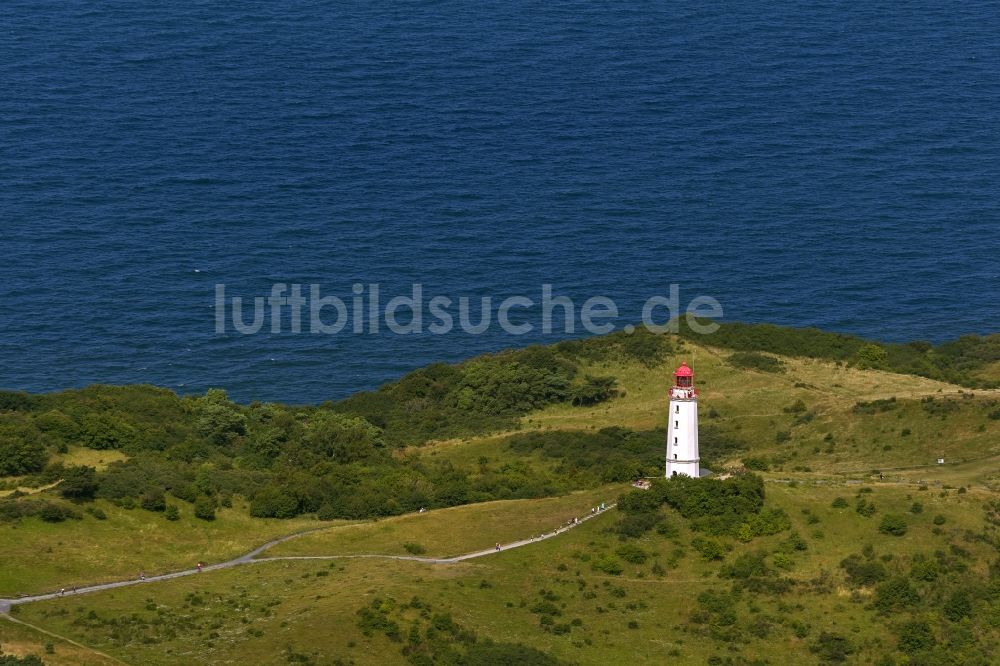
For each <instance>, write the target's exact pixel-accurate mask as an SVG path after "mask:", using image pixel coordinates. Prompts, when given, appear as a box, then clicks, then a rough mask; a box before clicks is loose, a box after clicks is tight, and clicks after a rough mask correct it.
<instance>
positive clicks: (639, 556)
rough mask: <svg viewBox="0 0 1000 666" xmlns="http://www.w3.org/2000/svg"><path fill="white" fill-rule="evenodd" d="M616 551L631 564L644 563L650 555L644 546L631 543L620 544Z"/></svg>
mask: <svg viewBox="0 0 1000 666" xmlns="http://www.w3.org/2000/svg"><path fill="white" fill-rule="evenodd" d="M615 552H616V553H617V554H618V557H620V558H622V559H623V560H625V561H626V562H628V563H629V564H644V563H645V562H646V559H647V558H648V557H649V555H648V553H646V551H644V550H643V549H642V548H639V547H638V546H634V545H632V544H629V543H627V544H624V545H622V546H619V547H618V550H616V551H615Z"/></svg>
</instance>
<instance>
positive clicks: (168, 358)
mask: <svg viewBox="0 0 1000 666" xmlns="http://www.w3.org/2000/svg"><path fill="white" fill-rule="evenodd" d="M998 19H1000V16H998V13H997V10H996V7H995V6H991V5H990V3H980V2H968V3H961V4H960V5H950V6H949V5H945V4H941V3H932V2H916V3H908V4H907V5H906V8H905V9H903V7H902V6H901V5H897V4H895V3H885V4H883V5H881V6H876V5H874V4H871V3H864V4H862V3H857V4H856V5H855V6H854V7H852V8H849V7H847V6H843V7H833V6H830V7H825V8H820V7H816V6H815V5H814V4H813V3H806V2H798V3H795V2H793V3H765V2H742V3H731V4H711V3H710V4H703V3H696V4H695V5H692V4H691V3H645V2H621V3H611V4H608V3H597V2H567V3H535V2H502V3H500V2H498V3H458V2H410V3H398V4H392V3H389V4H386V3H331V4H326V3H314V2H288V1H280V2H272V3H242V2H234V3H221V4H216V5H212V6H209V5H208V4H202V3H163V2H149V1H144V0H137V1H135V2H130V3H107V2H64V3H37V2H27V1H24V0H10V1H8V2H7V3H5V5H4V11H3V13H2V15H0V82H2V92H0V216H2V218H0V242H2V246H0V248H2V251H3V252H2V256H0V303H2V308H0V355H2V359H3V360H2V362H0V386H4V387H8V388H23V389H30V390H36V391H41V390H51V389H56V388H63V387H68V386H76V385H82V384H86V383H89V382H96V381H100V382H115V383H125V382H149V383H154V384H163V385H167V386H170V387H173V388H175V389H177V390H179V391H184V392H187V391H195V390H202V389H204V388H205V387H207V386H223V387H226V388H227V389H229V390H230V392H231V393H232V394H233V395H234V396H236V397H237V398H239V399H242V400H248V399H269V400H285V401H293V402H305V401H319V400H324V399H328V398H335V397H340V396H343V395H346V394H347V393H349V392H351V391H353V390H356V389H360V388H369V387H373V386H376V385H378V384H379V383H381V382H383V381H385V380H387V379H389V378H392V377H394V376H396V375H398V374H399V373H401V372H404V371H406V370H407V369H410V368H413V367H416V366H419V365H423V364H426V363H428V362H431V361H434V360H457V359H460V358H463V357H466V356H469V355H471V354H474V353H478V352H481V351H486V350H491V349H498V348H502V347H505V346H510V345H523V344H527V343H528V342H530V341H535V340H544V339H545V337H544V336H541V335H534V336H525V337H520V338H512V337H509V336H506V335H504V334H503V333H502V332H501V331H499V330H498V329H497V330H494V331H491V332H490V333H487V334H484V335H481V336H470V335H466V334H464V333H452V334H450V335H446V336H436V335H423V336H398V335H392V334H387V333H385V332H382V333H380V334H364V335H353V334H348V333H346V332H344V333H341V334H339V335H332V336H330V335H307V334H302V335H291V334H289V333H284V334H278V335H270V334H263V333H262V334H258V335H252V336H241V335H235V334H232V333H230V334H228V335H223V336H220V335H216V334H215V332H214V318H213V308H212V305H213V294H214V285H215V284H217V283H225V284H226V285H227V289H228V292H229V293H230V294H232V295H242V296H245V297H248V298H249V297H252V296H262V295H267V293H268V291H269V289H270V285H271V283H273V282H276V281H280V282H300V283H311V282H319V283H322V284H323V285H324V291H325V292H329V293H335V294H339V295H340V296H342V297H344V298H349V297H350V296H351V285H352V284H353V283H355V282H364V283H369V282H378V283H380V284H381V288H382V291H383V293H384V294H386V295H387V296H391V295H395V294H399V293H406V292H408V291H409V285H410V283H411V282H414V281H418V282H422V283H423V284H424V289H425V292H426V293H428V294H444V295H449V296H451V297H452V298H454V299H457V298H458V296H462V295H469V296H474V297H478V296H479V295H483V294H491V295H493V296H494V297H495V298H496V299H498V300H499V299H502V298H503V297H505V296H509V295H512V294H519V293H523V294H525V295H528V296H530V297H532V298H536V299H537V298H538V297H539V294H540V289H541V284H542V283H551V284H553V285H554V289H555V291H556V293H559V294H566V295H569V296H573V297H575V298H578V299H581V301H580V302H582V299H583V298H586V297H587V296H591V295H595V294H602V295H607V296H610V297H613V298H614V299H615V300H616V301H617V302H618V304H619V307H620V310H621V315H622V316H621V320H620V321H621V323H624V322H625V321H629V320H636V319H638V316H639V309H640V308H641V304H642V302H643V301H644V300H645V299H646V298H648V297H649V296H651V295H654V294H665V293H667V290H668V287H669V285H670V284H671V283H677V284H679V285H680V286H681V297H682V301H684V302H686V301H687V300H689V299H690V298H692V297H694V296H696V295H699V294H707V295H711V296H713V297H715V298H717V299H718V300H719V301H720V302H721V303H722V305H723V307H724V308H725V313H726V317H727V318H729V319H746V320H754V321H773V322H778V323H786V324H793V325H815V326H820V327H824V328H830V329H835V330H840V331H848V332H854V333H860V334H864V335H867V336H872V337H876V338H882V339H893V340H900V339H913V338H925V339H931V340H941V339H944V338H949V337H955V336H957V335H959V334H962V333H968V332H979V333H986V332H990V331H996V330H1000V325H998V324H1000V317H998V312H1000V308H998V306H1000V296H998V293H997V287H998V283H1000V278H998V276H1000V267H998V261H997V256H1000V227H998V222H1000V198H998V195H1000V186H998V178H1000V130H998V127H1000V31H998V30H996V26H997V25H998Z"/></svg>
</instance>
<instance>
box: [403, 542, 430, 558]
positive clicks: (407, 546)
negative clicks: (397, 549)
mask: <svg viewBox="0 0 1000 666" xmlns="http://www.w3.org/2000/svg"><path fill="white" fill-rule="evenodd" d="M403 549H404V550H406V552H408V553H409V554H410V555H423V554H424V553H426V552H427V549H426V548H424V547H423V546H421V545H420V544H419V543H416V542H414V541H407V542H406V543H404V544H403Z"/></svg>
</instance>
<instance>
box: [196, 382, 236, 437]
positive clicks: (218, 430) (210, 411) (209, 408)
mask: <svg viewBox="0 0 1000 666" xmlns="http://www.w3.org/2000/svg"><path fill="white" fill-rule="evenodd" d="M197 428H198V432H200V433H201V434H202V435H204V436H205V437H208V438H209V439H210V440H212V442H213V443H215V444H218V445H224V444H228V443H229V442H231V441H232V440H233V438H235V437H238V436H240V435H245V434H246V431H247V419H246V416H244V415H243V412H241V411H240V409H239V407H238V406H237V405H236V404H235V403H233V402H231V401H230V400H229V396H228V395H226V392H225V391H223V390H222V389H208V391H207V392H206V393H205V395H204V396H203V397H201V398H198V421H197Z"/></svg>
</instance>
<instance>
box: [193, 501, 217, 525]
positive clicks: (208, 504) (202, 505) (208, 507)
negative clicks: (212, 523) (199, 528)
mask: <svg viewBox="0 0 1000 666" xmlns="http://www.w3.org/2000/svg"><path fill="white" fill-rule="evenodd" d="M194 517H195V518H200V519H202V520H215V500H213V499H212V498H211V497H209V496H208V495H199V496H198V499H196V500H195V501H194Z"/></svg>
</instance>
